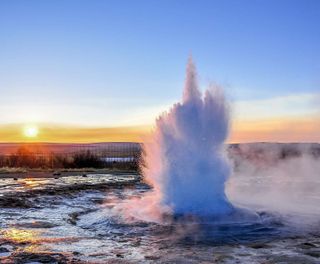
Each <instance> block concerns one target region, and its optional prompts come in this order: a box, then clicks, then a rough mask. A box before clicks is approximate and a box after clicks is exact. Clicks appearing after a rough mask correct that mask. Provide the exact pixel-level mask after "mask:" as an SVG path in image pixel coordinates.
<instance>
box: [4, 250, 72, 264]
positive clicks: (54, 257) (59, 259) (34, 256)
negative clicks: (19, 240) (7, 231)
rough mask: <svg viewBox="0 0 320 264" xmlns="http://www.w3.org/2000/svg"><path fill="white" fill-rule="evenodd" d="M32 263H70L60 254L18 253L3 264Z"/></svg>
mask: <svg viewBox="0 0 320 264" xmlns="http://www.w3.org/2000/svg"><path fill="white" fill-rule="evenodd" d="M31 262H38V263H59V264H67V263H70V262H69V260H68V258H67V257H66V256H64V255H63V254H60V253H32V252H16V253H13V254H12V255H11V256H10V259H4V260H3V261H2V263H15V264H25V263H31Z"/></svg>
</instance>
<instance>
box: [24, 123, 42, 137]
mask: <svg viewBox="0 0 320 264" xmlns="http://www.w3.org/2000/svg"><path fill="white" fill-rule="evenodd" d="M23 134H24V136H25V137H28V138H36V137H37V136H38V134H39V129H38V127H37V126H34V125H33V126H26V127H25V128H24V129H23Z"/></svg>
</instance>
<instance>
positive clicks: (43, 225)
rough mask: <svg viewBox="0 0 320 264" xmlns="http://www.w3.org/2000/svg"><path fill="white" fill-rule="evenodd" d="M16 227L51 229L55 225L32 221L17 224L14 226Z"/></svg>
mask: <svg viewBox="0 0 320 264" xmlns="http://www.w3.org/2000/svg"><path fill="white" fill-rule="evenodd" d="M15 226H17V227H23V228H53V227H56V226H57V225H56V224H53V223H50V222H45V221H33V222H30V223H19V224H16V225H15Z"/></svg>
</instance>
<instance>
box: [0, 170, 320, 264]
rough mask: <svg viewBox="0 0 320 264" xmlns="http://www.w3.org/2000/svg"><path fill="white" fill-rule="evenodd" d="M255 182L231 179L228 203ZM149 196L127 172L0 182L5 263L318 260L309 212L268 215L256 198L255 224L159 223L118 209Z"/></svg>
mask: <svg viewBox="0 0 320 264" xmlns="http://www.w3.org/2000/svg"><path fill="white" fill-rule="evenodd" d="M250 183H251V185H252V184H253V185H255V186H256V187H258V186H259V185H261V186H262V185H263V186H265V185H266V180H265V181H262V180H259V179H257V178H256V177H249V176H248V177H247V178H246V180H244V179H243V177H240V174H239V175H233V176H232V177H231V179H230V181H229V182H228V186H227V193H229V194H228V196H229V198H230V199H231V200H232V201H233V202H234V203H235V202H236V201H237V200H238V201H240V200H241V193H244V194H245V193H247V192H248V189H246V188H248V186H249V185H250ZM148 192H150V188H149V187H148V186H147V185H146V184H144V183H142V182H140V181H139V177H138V175H136V174H130V173H128V174H105V175H88V176H87V177H82V176H70V177H61V178H59V179H53V178H46V179H44V178H27V179H18V180H13V179H0V210H1V211H0V212H1V213H0V230H1V231H0V260H1V261H0V262H1V263H82V262H83V263H214V262H216V263H279V262H283V263H319V260H320V259H319V257H320V250H319V247H320V232H319V230H320V225H319V222H317V221H311V220H310V219H315V218H314V215H313V214H312V213H311V210H309V212H307V211H304V213H303V214H301V212H298V211H297V212H294V211H290V212H289V211H287V212H285V213H281V211H280V210H278V211H277V210H275V209H274V208H273V209H271V208H270V207H269V210H270V211H268V209H267V208H268V207H267V205H266V204H264V205H263V206H262V205H260V206H258V207H260V208H263V207H264V208H266V210H256V208H257V204H258V203H259V200H258V199H257V200H256V204H247V206H249V207H251V208H252V210H255V211H256V212H257V214H258V215H259V219H260V220H259V221H256V222H238V223H232V222H211V221H210V220H208V221H206V222H203V221H202V222H201V223H200V222H197V221H196V220H194V219H182V220H181V219H171V220H170V221H168V222H167V223H161V224H159V223H153V222H145V221H136V220H133V219H128V218H127V217H124V216H122V215H121V214H119V212H118V211H117V210H115V207H116V206H117V205H119V203H126V202H127V201H128V200H132V199H133V198H139V197H142V196H144V195H145V194H146V193H148ZM309 196H310V197H306V198H305V201H308V199H310V200H309V202H310V203H312V201H313V200H314V199H315V201H314V202H316V201H319V196H320V193H309ZM256 197H257V195H256ZM317 199H318V200H317ZM13 201H15V202H13ZM241 202H242V204H244V202H245V198H243V199H242V200H241ZM309 206H312V204H309ZM314 206H315V204H314ZM297 207H298V206H297ZM299 217H302V218H299ZM299 219H300V220H299ZM301 219H304V220H303V222H304V224H303V225H302V224H301ZM306 219H309V220H310V221H309V222H308V221H306ZM291 220H292V221H291ZM302 227H303V228H302Z"/></svg>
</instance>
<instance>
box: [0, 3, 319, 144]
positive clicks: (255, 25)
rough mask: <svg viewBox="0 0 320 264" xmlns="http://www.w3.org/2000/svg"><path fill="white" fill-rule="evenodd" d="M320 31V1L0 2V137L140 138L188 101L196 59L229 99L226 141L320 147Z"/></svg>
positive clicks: (202, 76) (205, 79) (204, 81)
mask: <svg viewBox="0 0 320 264" xmlns="http://www.w3.org/2000/svg"><path fill="white" fill-rule="evenodd" d="M319 25H320V1H317V0H315V1H311V0H305V1H302V0H300V1H293V0H290V1H289V0H288V1H285V0H277V1H261V0H260V1H245V0H244V1H213V0H208V1H204V0H197V1H196V0H194V1H192V0H188V1H178V0H167V1H166V0H158V1H152V0H149V1H142V0H136V1H129V0H128V1H122V0H118V1H111V0H108V1H107V0H105V1H103V0H86V1H83V0H64V1H62V0H51V1H41V0H38V1H35V0H28V1H25V0H20V1H17V0H1V1H0V141H22V140H23V135H22V133H20V132H21V127H22V126H23V125H27V124H36V125H38V126H39V127H40V133H39V138H38V139H37V140H43V141H70V140H71V141H72V138H73V139H74V141H84V142H87V141H108V140H111V141H113V140H116V141H121V140H119V139H118V138H119V136H117V137H116V139H115V137H111V136H110V133H114V131H115V129H118V130H117V131H122V132H121V133H120V132H119V133H120V134H124V135H123V136H122V139H123V140H124V141H125V140H138V137H140V134H141V133H140V132H141V131H142V130H144V131H147V130H148V129H146V127H149V128H150V126H152V124H153V120H154V118H155V117H156V116H157V115H158V114H159V113H161V112H162V111H164V110H166V109H167V108H168V107H169V106H170V105H171V104H172V103H174V102H176V101H177V100H179V99H180V98H181V93H182V87H183V83H184V77H185V76H184V75H185V64H186V61H187V58H188V56H189V54H190V53H192V56H193V58H194V60H195V62H196V65H197V68H198V73H199V80H200V85H201V87H202V89H204V88H205V87H206V86H207V85H208V84H209V83H211V82H217V83H219V84H221V85H222V86H223V87H224V88H225V91H226V94H227V97H228V98H229V100H230V101H231V105H232V114H233V120H234V124H233V126H232V127H233V130H232V134H231V137H230V141H235V142H238V141H240V142H243V141H320V26H319ZM110 127H112V132H110ZM41 128H42V130H41ZM71 129H74V130H75V131H74V132H73V133H76V131H78V134H74V136H73V137H71V139H70V137H63V135H65V133H63V131H70V130H71ZM50 131H51V134H50V133H49V132H50ZM54 131H55V132H54ZM97 131H98V132H97ZM101 131H105V135H106V136H105V137H104V136H103V135H104V132H101ZM123 131H127V132H128V133H127V134H125V133H123ZM136 131H139V133H137V132H136ZM41 132H42V133H41ZM109 132H110V133H109ZM96 133H98V134H99V135H100V136H99V137H98V136H97V134H96ZM108 133H109V134H108ZM142 134H143V133H142ZM108 135H109V136H108Z"/></svg>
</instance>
